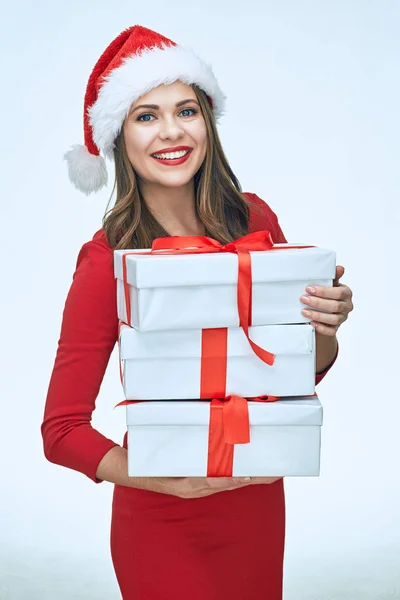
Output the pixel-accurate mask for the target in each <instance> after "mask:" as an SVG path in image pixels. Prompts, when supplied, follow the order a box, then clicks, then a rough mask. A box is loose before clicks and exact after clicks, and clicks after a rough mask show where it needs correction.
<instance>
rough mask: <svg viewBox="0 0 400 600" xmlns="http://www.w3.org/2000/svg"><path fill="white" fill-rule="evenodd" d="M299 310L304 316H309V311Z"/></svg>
mask: <svg viewBox="0 0 400 600" xmlns="http://www.w3.org/2000/svg"><path fill="white" fill-rule="evenodd" d="M301 312H302V313H303V315H304V316H305V317H311V311H309V310H306V309H304V310H302V311H301Z"/></svg>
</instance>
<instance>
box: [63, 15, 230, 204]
mask: <svg viewBox="0 0 400 600" xmlns="http://www.w3.org/2000/svg"><path fill="white" fill-rule="evenodd" d="M178 80H179V81H182V82H183V83H187V84H189V85H190V84H196V85H198V86H199V87H200V88H201V89H202V90H203V91H204V92H205V93H206V94H207V97H208V101H209V103H210V105H211V107H212V109H213V111H214V115H215V118H216V119H217V120H218V118H219V117H220V116H221V115H222V114H223V110H224V103H225V96H224V94H223V93H222V91H221V89H220V87H219V85H218V82H217V79H216V77H215V75H214V73H213V71H212V68H211V66H210V65H208V64H206V63H205V62H204V61H203V60H202V59H201V58H200V57H199V56H197V55H196V54H195V53H194V52H193V51H192V50H190V49H187V48H183V47H182V46H179V45H177V44H176V43H175V42H172V41H171V40H169V39H168V38H166V37H164V36H162V35H160V34H158V33H156V32H155V31H151V30H150V29H146V28H145V27H141V26H140V25H134V26H133V27H129V28H128V29H126V30H125V31H123V32H122V33H121V34H120V35H119V36H118V37H117V38H116V39H115V40H114V41H113V42H111V44H110V45H109V46H108V48H107V49H106V50H105V51H104V52H103V54H102V55H101V56H100V58H99V60H98V61H97V63H96V65H95V67H94V69H93V71H92V74H91V75H90V78H89V81H88V84H87V88H86V94H85V103H84V116H83V128H84V140H85V144H84V145H75V146H72V149H71V150H69V151H68V152H67V153H66V154H65V156H64V158H65V160H66V161H67V163H68V175H69V178H70V180H71V182H72V183H73V184H74V185H75V187H76V188H78V189H79V190H80V191H82V192H84V193H85V194H87V195H89V194H91V193H92V192H97V191H98V190H100V189H101V188H102V187H103V186H104V185H106V184H107V169H106V164H105V160H104V158H103V157H102V156H100V152H102V153H103V154H104V156H106V157H107V158H109V159H111V160H112V159H113V148H114V140H115V138H116V137H117V135H118V134H119V132H120V131H121V127H122V123H123V121H124V119H125V117H126V116H127V115H128V113H129V109H130V107H131V105H132V103H133V102H135V101H136V100H137V99H138V98H140V96H142V95H143V94H146V93H147V92H149V91H150V90H151V89H153V88H155V87H157V86H159V85H161V84H169V83H173V82H174V81H178Z"/></svg>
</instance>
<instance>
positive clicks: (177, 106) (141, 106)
mask: <svg viewBox="0 0 400 600" xmlns="http://www.w3.org/2000/svg"><path fill="white" fill-rule="evenodd" d="M187 102H194V103H195V104H197V106H200V105H199V103H198V102H197V101H196V100H195V99H194V98H187V100H181V101H180V102H177V103H176V104H175V107H176V108H179V107H180V106H183V104H186V103H187ZM140 108H151V109H152V110H159V108H160V107H159V106H158V104H140V105H139V106H136V107H135V108H134V109H133V110H131V111H130V112H129V114H130V115H132V114H133V113H134V112H135V111H137V110H139V109H140Z"/></svg>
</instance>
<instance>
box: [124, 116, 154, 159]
mask: <svg viewBox="0 0 400 600" xmlns="http://www.w3.org/2000/svg"><path fill="white" fill-rule="evenodd" d="M124 137H125V146H126V151H127V154H128V157H129V160H130V161H131V163H132V164H133V166H135V164H140V162H142V160H143V159H144V158H146V154H148V152H147V149H148V148H149V146H150V144H151V132H150V131H149V130H145V129H140V128H136V127H135V126H134V125H131V124H128V125H126V126H125V128H124Z"/></svg>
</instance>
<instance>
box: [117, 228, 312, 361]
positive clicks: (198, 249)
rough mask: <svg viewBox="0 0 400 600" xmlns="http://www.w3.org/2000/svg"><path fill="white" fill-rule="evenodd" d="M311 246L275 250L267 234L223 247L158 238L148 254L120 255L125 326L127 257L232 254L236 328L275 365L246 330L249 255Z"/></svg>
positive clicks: (196, 239)
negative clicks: (235, 277) (235, 271)
mask: <svg viewBox="0 0 400 600" xmlns="http://www.w3.org/2000/svg"><path fill="white" fill-rule="evenodd" d="M311 247H312V246H288V247H287V248H285V247H284V248H275V247H274V244H273V241H272V238H271V234H270V233H269V231H257V232H255V233H250V234H249V235H245V236H244V237H241V238H238V239H237V240H235V241H234V242H230V243H229V244H225V245H222V244H221V243H220V242H218V241H217V240H214V239H212V238H209V237H206V236H171V237H164V238H157V239H155V240H154V241H153V244H152V248H151V250H150V251H149V252H126V253H125V254H123V255H122V276H123V284H124V295H125V306H126V316H127V323H128V324H129V325H132V320H131V319H132V315H131V306H130V295H129V285H128V278H127V265H126V259H127V257H128V256H130V255H135V254H136V255H137V254H151V255H155V254H157V255H174V254H203V253H214V252H232V253H235V254H237V256H238V285H237V306H238V313H239V326H240V327H242V328H243V331H244V333H245V335H246V337H247V339H248V341H249V343H250V346H251V347H252V349H253V352H254V353H255V354H256V355H257V356H258V357H259V358H261V360H262V361H264V362H265V363H267V364H268V365H273V364H274V359H275V355H274V354H272V353H271V352H268V351H267V350H264V349H263V348H261V347H260V346H258V345H257V344H255V343H254V342H253V341H252V340H251V339H250V336H249V326H250V324H251V306H252V275H251V255H250V252H256V251H266V250H286V249H288V250H289V249H294V248H296V249H300V248H311Z"/></svg>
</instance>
